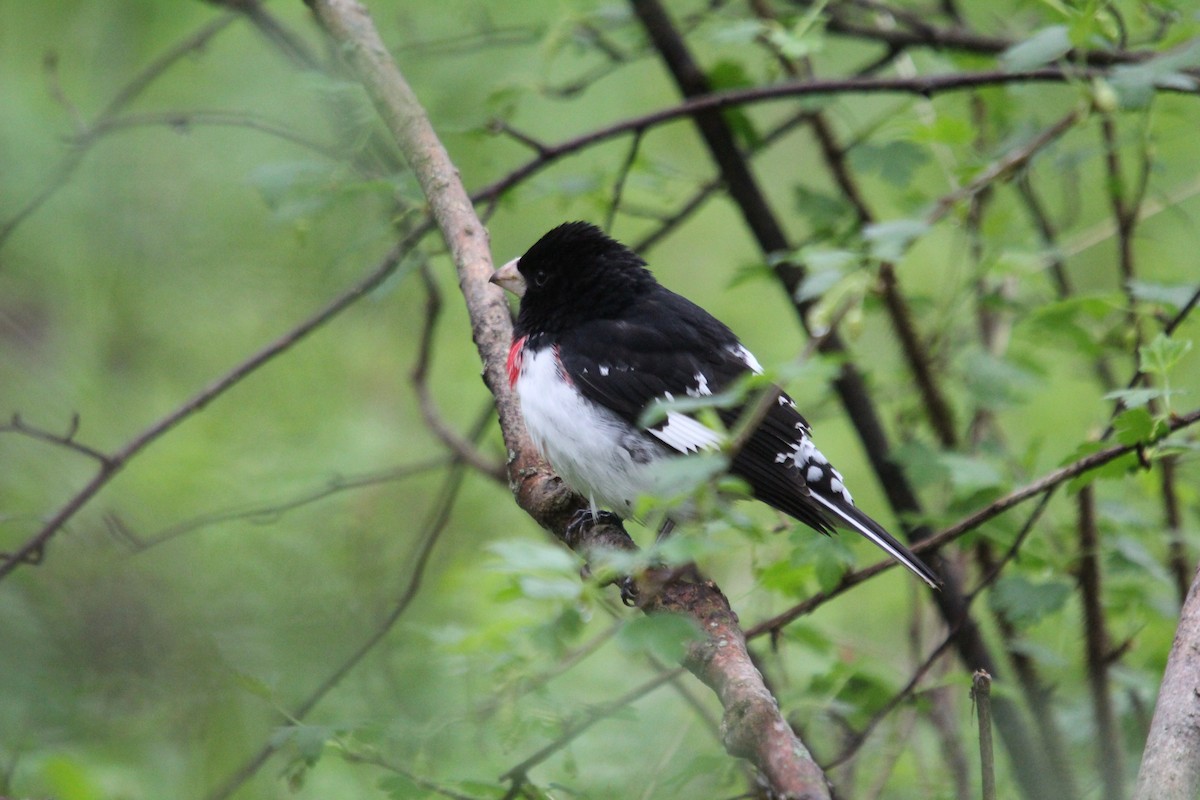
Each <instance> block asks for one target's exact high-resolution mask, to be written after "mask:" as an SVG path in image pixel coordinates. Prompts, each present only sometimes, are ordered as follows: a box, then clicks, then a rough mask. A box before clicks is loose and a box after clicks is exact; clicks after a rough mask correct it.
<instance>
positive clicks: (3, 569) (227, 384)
mask: <svg viewBox="0 0 1200 800" xmlns="http://www.w3.org/2000/svg"><path fill="white" fill-rule="evenodd" d="M428 230H429V222H428V220H425V221H422V222H420V223H419V224H417V226H416V227H415V228H414V229H413V230H412V231H411V232H410V233H409V234H408V236H407V237H405V239H404V240H403V241H401V242H400V243H398V244H396V245H395V246H394V247H393V248H392V249H391V250H390V251H389V252H388V253H387V255H385V256H384V257H383V259H382V260H381V261H380V262H379V264H377V265H376V266H375V267H374V269H372V270H371V272H370V273H368V274H367V276H366V277H365V278H363V279H362V280H360V281H359V282H358V283H357V284H355V285H354V286H351V287H350V288H349V289H347V290H346V291H345V292H343V293H342V294H341V295H339V296H337V297H335V298H334V299H333V300H331V301H330V302H329V303H327V304H326V305H325V307H324V308H322V309H320V310H319V311H317V312H316V313H315V314H313V315H312V316H311V317H309V318H308V319H307V320H305V321H304V322H302V323H300V324H299V325H297V326H296V327H294V328H292V329H291V330H290V331H288V332H287V333H285V334H283V335H282V336H280V337H278V338H277V339H275V340H274V341H273V342H271V343H269V344H267V345H266V346H264V347H262V348H261V349H260V350H258V351H257V352H256V353H253V354H252V355H250V356H249V357H247V358H246V359H245V360H243V361H242V362H241V363H240V364H237V365H236V366H234V367H233V368H232V369H230V370H229V371H228V372H226V373H225V374H224V375H222V376H221V377H219V378H217V379H216V380H215V381H213V382H212V383H211V384H209V385H208V386H206V387H205V388H203V389H201V390H200V391H199V392H197V393H196V394H195V395H193V396H192V397H191V398H190V399H188V400H186V401H184V402H183V403H182V404H181V405H180V406H178V407H177V408H175V409H174V410H173V411H171V412H170V413H168V414H167V415H166V416H164V417H162V418H160V419H159V420H158V421H157V422H154V423H153V424H151V425H150V426H149V427H148V428H146V429H144V430H143V431H142V432H141V433H139V434H137V435H136V436H134V437H133V438H132V439H130V440H129V441H128V442H126V443H125V444H124V445H123V446H122V447H121V448H120V449H119V450H117V451H116V452H114V453H113V454H112V455H110V456H109V457H108V460H107V461H105V462H103V463H102V464H101V465H100V469H99V470H98V471H97V472H96V474H95V475H94V476H93V477H92V479H91V480H90V481H88V483H87V484H86V485H84V487H83V488H82V489H80V490H79V491H77V492H76V493H75V494H74V495H73V496H72V497H71V498H70V499H69V500H67V502H66V503H65V504H63V505H62V506H61V507H60V508H59V509H58V511H56V512H55V513H54V514H53V515H52V516H51V517H50V519H49V521H47V522H46V523H45V524H44V525H43V526H42V528H41V529H40V530H39V531H38V532H37V533H36V534H34V535H33V536H32V537H30V538H29V539H28V540H27V541H26V542H25V543H24V544H22V545H21V546H20V547H18V548H17V549H16V550H15V551H14V552H12V553H5V554H0V558H2V559H3V560H2V561H0V579H3V578H4V577H5V576H6V575H8V574H9V573H10V572H12V571H13V570H14V569H16V568H17V567H18V566H19V565H20V564H26V563H37V562H38V561H40V559H41V555H42V554H43V552H44V551H45V548H46V545H47V543H48V542H49V541H50V540H51V539H52V538H53V537H54V535H55V534H56V533H58V532H59V531H60V530H62V527H63V525H65V524H66V523H67V522H68V521H69V520H70V519H71V518H72V517H74V516H75V515H76V514H77V513H79V510H80V509H81V508H83V507H84V506H85V505H86V504H87V503H88V502H89V501H90V500H91V499H92V498H93V497H95V496H96V495H97V494H98V493H99V492H100V490H101V489H103V488H104V487H105V486H107V485H108V483H109V481H111V480H112V479H113V477H114V476H115V475H116V474H117V473H118V472H120V471H121V470H122V469H123V468H124V467H125V465H126V464H128V463H129V461H130V460H131V459H132V458H133V457H134V456H136V455H137V454H138V453H140V452H141V451H142V450H144V449H146V448H147V447H149V446H150V445H151V444H153V443H154V442H156V441H158V440H159V439H160V438H162V437H163V435H164V434H166V433H167V432H168V431H170V430H171V429H173V428H174V427H175V426H176V425H179V424H180V423H181V422H183V421H184V420H186V419H187V418H188V417H191V416H192V415H194V414H197V413H199V412H200V411H202V410H203V409H204V407H205V406H207V405H208V404H209V403H211V402H212V401H213V400H215V399H216V398H218V397H220V396H221V395H222V394H224V393H225V392H226V391H228V390H229V389H230V388H232V387H233V386H236V385H237V384H238V383H240V382H241V381H242V380H243V379H244V378H246V377H247V376H249V375H251V374H253V373H254V372H256V371H257V370H258V369H259V368H260V367H262V366H263V365H264V364H266V363H268V362H270V361H272V360H273V359H275V358H276V357H277V356H279V355H280V354H281V353H284V352H286V351H287V350H290V349H291V348H292V347H293V346H294V345H295V344H297V343H298V342H300V341H301V340H302V339H304V338H305V337H306V336H308V335H309V334H311V333H312V332H313V331H316V330H318V329H320V328H321V327H323V326H324V325H325V324H326V323H328V322H329V321H330V320H331V319H333V318H334V317H336V316H337V315H338V314H340V313H342V312H343V311H345V310H346V309H347V308H349V307H350V306H352V305H353V304H354V303H355V302H357V301H358V300H359V299H361V298H362V297H363V296H365V295H366V294H368V293H369V292H371V291H372V290H373V289H375V288H376V287H378V286H379V285H380V284H381V283H383V282H384V281H385V280H386V279H387V278H388V276H390V275H391V274H392V272H394V271H395V269H396V267H397V266H398V265H399V263H400V257H401V256H402V255H403V254H404V253H406V252H407V251H408V250H409V249H410V248H411V247H414V246H415V245H416V243H417V242H419V241H420V239H421V237H422V236H424V235H425V233H427V232H428Z"/></svg>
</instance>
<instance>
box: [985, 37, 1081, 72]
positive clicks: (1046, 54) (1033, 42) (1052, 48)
mask: <svg viewBox="0 0 1200 800" xmlns="http://www.w3.org/2000/svg"><path fill="white" fill-rule="evenodd" d="M1070 49H1071V35H1070V31H1069V29H1068V28H1067V26H1066V25H1051V26H1050V27H1048V28H1042V29H1041V30H1040V31H1038V32H1036V33H1035V34H1033V35H1032V36H1030V37H1029V38H1028V39H1026V40H1025V41H1023V42H1019V43H1017V44H1014V45H1013V46H1012V47H1010V48H1008V49H1007V50H1005V51H1004V52H1003V53H1002V54H1001V55H1000V63H1001V64H1003V65H1004V68H1005V69H1006V70H1008V71H1009V72H1024V71H1025V70H1029V69H1034V68H1036V67H1041V66H1044V65H1046V64H1049V63H1050V62H1052V61H1057V60H1058V59H1060V58H1062V57H1063V56H1065V55H1066V54H1067V52H1068V51H1070Z"/></svg>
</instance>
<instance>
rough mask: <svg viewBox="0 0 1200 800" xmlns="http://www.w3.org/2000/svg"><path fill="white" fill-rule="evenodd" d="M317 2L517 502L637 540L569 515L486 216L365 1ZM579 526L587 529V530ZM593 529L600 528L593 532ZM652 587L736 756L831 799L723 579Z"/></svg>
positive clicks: (584, 539)
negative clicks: (355, 86)
mask: <svg viewBox="0 0 1200 800" xmlns="http://www.w3.org/2000/svg"><path fill="white" fill-rule="evenodd" d="M310 6H311V7H312V8H313V10H314V11H315V13H316V15H317V18H318V19H319V21H320V22H321V24H322V25H323V26H324V28H325V30H326V31H327V32H328V33H329V34H330V36H332V38H333V39H334V41H335V42H336V43H337V44H338V46H339V49H340V50H341V52H342V53H344V54H345V57H346V58H347V60H348V61H349V63H350V65H351V66H352V68H353V69H354V71H355V72H356V73H357V76H358V78H359V80H360V81H361V82H362V83H363V85H364V87H365V88H366V90H367V93H368V94H369V95H370V97H371V99H372V101H373V102H374V103H375V107H376V109H377V110H378V111H379V114H380V116H381V117H382V118H383V120H384V122H385V123H386V125H387V127H388V130H389V131H390V133H391V134H392V136H393V138H394V139H395V140H396V143H397V144H398V145H399V148H400V150H401V152H402V153H403V154H404V157H405V159H406V160H407V161H408V163H409V166H410V167H411V168H412V170H413V172H414V173H415V175H416V177H417V180H418V182H419V183H420V185H421V188H422V190H423V192H424V194H425V197H426V199H427V200H428V201H429V205H430V209H431V211H432V213H433V216H434V219H435V220H436V222H437V224H438V226H439V228H441V231H442V236H443V238H444V239H445V241H446V244H447V246H448V247H449V250H450V255H451V257H452V259H453V261H454V265H455V268H456V269H457V270H458V277H459V285H460V287H461V289H462V292H463V297H464V300H465V301H466V305H467V311H468V314H469V315H470V319H471V328H472V333H473V335H474V339H475V344H476V347H477V348H478V350H479V355H480V358H481V360H482V361H483V367H484V372H483V375H484V381H485V382H486V383H487V385H488V387H489V388H490V389H491V391H492V394H493V395H495V398H496V406H497V409H498V411H499V417H500V428H501V431H502V432H503V434H504V439H505V443H506V445H507V447H508V451H509V453H510V459H509V464H508V469H509V479H510V482H511V485H512V489H513V492H514V494H515V495H516V497H517V502H518V503H519V504H520V506H521V507H522V508H523V509H524V510H525V511H526V512H527V513H529V514H530V516H532V517H533V518H534V519H536V520H537V521H538V522H539V523H541V524H542V525H544V526H545V527H548V528H550V529H551V530H553V531H554V532H555V533H556V534H557V535H559V537H560V538H563V539H564V541H567V544H569V545H570V546H572V547H573V548H574V549H576V550H581V551H583V552H585V553H586V552H587V550H588V549H590V548H591V547H594V546H595V545H596V536H603V537H607V539H608V540H609V542H610V543H611V544H615V545H616V546H618V547H620V548H622V549H628V548H631V547H633V544H632V542H631V541H629V540H628V537H627V536H625V534H624V532H623V531H621V530H620V529H619V528H614V527H613V526H611V525H598V526H594V527H590V528H588V527H587V526H576V527H574V528H572V529H571V530H572V533H573V534H574V535H573V536H572V537H571V539H572V540H568V538H567V536H566V531H567V525H566V523H567V521H568V519H569V518H570V515H571V514H572V513H573V512H574V511H576V510H579V509H581V508H582V507H583V505H582V500H581V498H579V497H577V496H575V495H572V494H571V493H570V492H569V491H567V490H566V488H565V487H564V486H563V484H562V482H561V481H560V480H559V478H558V477H557V476H555V475H553V474H552V473H551V472H549V471H548V470H547V469H546V467H545V465H544V464H542V463H541V462H540V460H539V459H538V457H537V454H536V451H535V450H534V448H533V446H532V444H531V443H530V441H529V438H528V435H527V434H526V432H525V428H524V425H523V423H522V420H521V417H520V413H519V410H518V407H517V403H516V402H515V397H514V396H513V394H512V390H511V388H510V386H509V384H508V379H507V375H506V370H505V361H506V358H507V354H508V345H509V342H510V340H511V337H512V323H511V318H510V315H509V310H508V305H507V303H506V302H505V300H504V298H503V295H502V292H501V291H500V290H499V289H498V288H497V287H495V286H493V285H491V284H490V283H489V282H488V278H489V277H491V272H492V262H491V255H490V253H489V252H488V245H487V235H486V232H485V231H484V228H483V224H482V223H481V222H480V221H479V219H478V217H477V216H476V215H475V210H474V208H473V207H472V203H471V200H470V198H469V197H468V196H467V193H466V190H465V189H464V188H463V186H462V182H461V181H460V180H459V176H458V173H457V171H456V170H455V168H454V165H453V163H452V162H451V160H450V157H449V154H448V153H447V152H446V150H445V148H444V147H443V146H442V144H441V142H440V141H439V139H438V137H437V134H436V133H435V132H434V130H433V127H432V125H431V124H430V122H429V119H428V117H427V116H426V115H425V112H424V110H423V109H422V108H421V105H420V103H419V101H418V100H417V98H416V96H415V95H414V94H413V92H412V89H411V88H410V87H409V86H408V83H407V82H406V81H405V80H404V77H403V76H402V75H401V74H400V71H399V70H398V69H397V67H396V65H395V63H394V62H393V61H392V58H391V56H390V55H389V54H388V52H387V49H386V48H385V47H384V45H383V42H382V41H381V40H380V38H379V34H378V33H377V31H376V30H375V27H374V24H373V23H372V21H371V19H370V16H369V14H368V12H367V10H366V8H365V7H364V6H363V5H362V4H361V3H359V2H357V0H311V2H310ZM580 528H585V530H584V531H580V530H579V529H580ZM592 532H594V535H593V533H592ZM655 588H656V589H657V590H656V591H652V592H649V593H644V594H645V596H646V597H647V598H648V599H647V600H646V609H647V610H648V611H651V612H654V611H676V612H680V613H686V614H688V615H690V616H692V617H693V618H694V619H696V620H697V622H699V623H700V625H701V629H702V630H703V631H704V632H705V633H706V634H707V639H706V640H705V641H704V642H702V643H701V644H699V645H695V646H693V647H692V648H691V652H690V654H689V657H688V659H687V661H686V664H685V665H686V666H687V667H688V668H689V669H690V670H692V672H693V673H694V674H696V675H697V676H698V677H699V678H700V679H701V680H703V681H704V682H705V683H707V684H708V685H709V686H711V687H712V688H713V689H714V691H716V692H717V694H718V696H719V697H720V698H721V701H722V703H723V704H724V706H725V709H726V715H725V732H726V734H725V739H726V747H727V749H728V750H729V751H730V753H732V754H734V755H738V756H742V757H745V758H749V759H750V760H752V761H753V762H754V763H755V764H756V765H757V766H758V768H759V770H760V771H761V772H762V774H763V775H764V776H765V777H766V778H767V779H768V780H769V781H770V782H771V785H772V788H773V789H774V790H775V792H776V794H777V796H780V797H785V798H795V799H796V800H799V799H800V798H827V797H828V796H829V794H828V789H827V787H826V785H825V779H824V775H823V773H822V772H821V770H820V769H819V768H818V767H817V766H816V764H815V763H814V762H813V761H812V758H811V757H810V756H809V754H808V751H807V749H806V748H805V747H804V746H803V745H802V744H801V743H800V741H799V740H798V739H796V737H795V735H794V734H793V733H792V731H791V729H790V728H789V726H788V725H787V724H786V723H785V722H784V720H783V718H782V716H781V715H780V713H779V709H778V706H777V705H776V703H775V700H774V698H773V697H772V696H771V695H770V693H769V692H768V691H767V689H766V687H765V686H764V685H763V682H762V676H761V675H759V674H758V671H757V670H756V669H755V668H754V666H753V664H752V663H751V662H750V659H749V654H748V653H747V652H746V649H745V640H744V638H743V637H742V634H741V631H740V630H739V629H738V627H737V618H736V616H734V615H733V612H732V611H730V610H729V604H728V602H727V601H726V600H725V598H724V596H723V595H722V594H721V593H720V591H719V590H718V589H717V588H716V586H715V585H714V584H712V583H711V582H708V581H703V582H699V583H687V582H684V581H681V580H669V581H668V582H667V583H666V584H665V585H663V586H662V587H661V588H658V587H655Z"/></svg>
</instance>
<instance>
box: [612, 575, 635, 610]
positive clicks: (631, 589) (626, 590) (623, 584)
mask: <svg viewBox="0 0 1200 800" xmlns="http://www.w3.org/2000/svg"><path fill="white" fill-rule="evenodd" d="M617 587H618V588H620V590H621V602H622V603H624V604H625V605H626V606H628V607H629V608H635V607H637V599H638V587H637V581H635V580H634V579H633V578H632V577H631V576H629V575H626V576H625V577H624V578H621V579H620V580H619V581H617Z"/></svg>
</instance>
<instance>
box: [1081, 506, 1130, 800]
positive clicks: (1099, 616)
mask: <svg viewBox="0 0 1200 800" xmlns="http://www.w3.org/2000/svg"><path fill="white" fill-rule="evenodd" d="M1077 499H1078V506H1079V592H1080V595H1081V597H1082V604H1083V631H1084V650H1085V665H1086V667H1087V676H1088V690H1089V693H1090V694H1091V699H1092V714H1093V716H1094V717H1095V721H1096V741H1095V745H1096V771H1097V772H1098V773H1100V776H1101V778H1102V779H1103V784H1104V797H1105V798H1107V800H1120V798H1121V797H1123V796H1124V794H1125V793H1124V772H1123V770H1122V768H1121V742H1120V735H1119V731H1118V730H1117V721H1116V718H1115V717H1114V715H1113V707H1112V695H1111V694H1110V692H1109V688H1108V654H1109V649H1110V648H1109V636H1108V629H1107V627H1106V625H1105V622H1104V607H1103V601H1102V599H1101V590H1100V534H1099V531H1097V529H1096V499H1095V489H1094V487H1093V486H1092V485H1088V486H1085V487H1083V489H1081V490H1080V492H1079V495H1078V498H1077Z"/></svg>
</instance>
